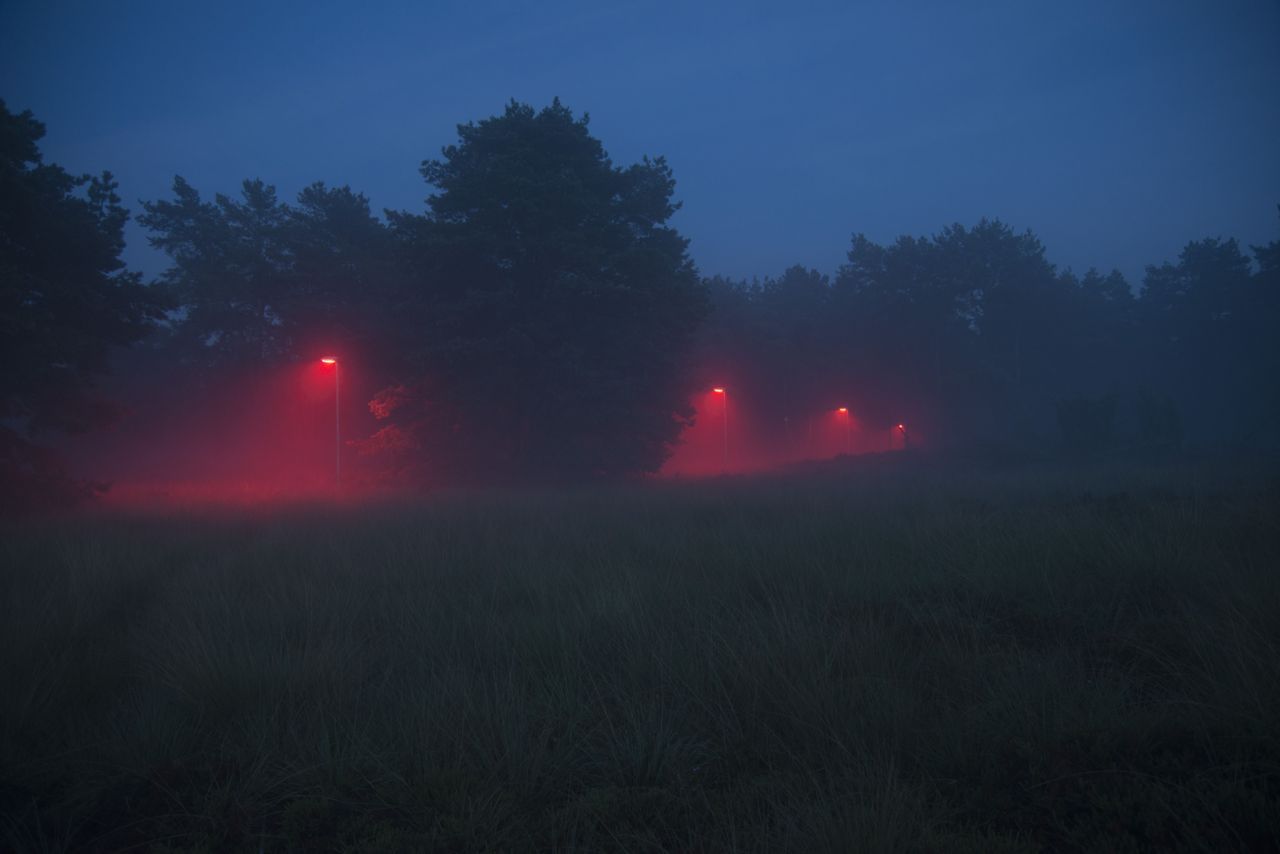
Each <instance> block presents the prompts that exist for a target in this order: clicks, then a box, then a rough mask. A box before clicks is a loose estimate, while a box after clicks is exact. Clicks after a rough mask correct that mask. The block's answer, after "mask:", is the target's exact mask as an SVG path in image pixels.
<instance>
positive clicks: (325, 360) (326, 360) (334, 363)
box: [320, 357, 338, 365]
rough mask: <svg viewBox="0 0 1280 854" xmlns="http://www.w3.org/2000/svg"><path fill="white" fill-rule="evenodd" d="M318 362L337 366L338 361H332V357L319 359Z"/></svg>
mask: <svg viewBox="0 0 1280 854" xmlns="http://www.w3.org/2000/svg"><path fill="white" fill-rule="evenodd" d="M320 361H321V362H324V363H325V364H326V365H336V364H338V360H337V359H334V358H332V357H326V358H323V359H321V360H320Z"/></svg>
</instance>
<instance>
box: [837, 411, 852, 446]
mask: <svg viewBox="0 0 1280 854" xmlns="http://www.w3.org/2000/svg"><path fill="white" fill-rule="evenodd" d="M836 412H839V413H840V414H841V415H843V416H844V452H845V453H846V454H849V455H852V454H853V419H852V418H850V417H849V407H847V406H842V407H840V408H839V409H837V410H836Z"/></svg>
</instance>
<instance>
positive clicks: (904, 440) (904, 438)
mask: <svg viewBox="0 0 1280 854" xmlns="http://www.w3.org/2000/svg"><path fill="white" fill-rule="evenodd" d="M898 431H899V432H901V433H902V450H904V451H905V450H906V449H907V425H905V424H899V425H898Z"/></svg>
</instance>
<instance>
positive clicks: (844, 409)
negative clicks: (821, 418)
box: [836, 406, 849, 414]
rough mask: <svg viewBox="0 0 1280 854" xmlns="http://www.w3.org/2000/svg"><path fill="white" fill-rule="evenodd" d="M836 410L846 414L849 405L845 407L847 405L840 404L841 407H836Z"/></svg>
mask: <svg viewBox="0 0 1280 854" xmlns="http://www.w3.org/2000/svg"><path fill="white" fill-rule="evenodd" d="M836 412H843V413H846V414H848V412H849V407H847V406H842V407H840V408H839V409H837V410H836Z"/></svg>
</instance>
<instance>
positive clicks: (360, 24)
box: [0, 3, 1280, 289]
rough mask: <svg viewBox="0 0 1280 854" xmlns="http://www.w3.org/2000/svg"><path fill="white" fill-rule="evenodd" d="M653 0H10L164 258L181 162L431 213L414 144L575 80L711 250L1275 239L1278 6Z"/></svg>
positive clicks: (1116, 245) (1137, 247) (67, 116)
mask: <svg viewBox="0 0 1280 854" xmlns="http://www.w3.org/2000/svg"><path fill="white" fill-rule="evenodd" d="M649 8H650V7H648V6H646V7H643V8H642V7H639V6H634V5H629V6H624V7H616V6H615V7H611V8H610V9H608V10H600V9H596V8H594V7H592V6H589V5H587V4H577V3H567V4H560V5H558V6H556V7H555V8H554V9H553V10H551V11H550V12H547V11H546V10H545V7H539V11H537V12H531V11H526V10H523V9H520V8H519V7H518V6H517V5H511V4H498V5H496V6H489V7H487V8H486V9H483V10H481V9H475V8H472V7H470V6H465V5H461V4H458V5H451V6H450V7H448V8H445V9H443V10H437V13H436V14H434V15H432V16H426V15H423V14H419V13H416V12H415V11H414V9H413V7H412V6H411V5H402V6H398V7H396V8H395V9H393V10H391V11H384V12H383V13H382V14H381V15H378V16H370V15H364V14H360V13H356V12H348V11H346V10H345V9H344V8H343V7H341V6H338V5H330V6H327V7H325V8H322V9H320V10H319V11H316V10H314V9H312V8H311V7H308V10H307V13H306V14H299V13H298V12H296V11H290V10H282V9H277V8H273V9H263V8H259V7H257V6H249V5H247V4H239V3H230V4H225V5H222V6H219V7H218V8H217V9H216V10H212V11H202V12H201V14H200V15H195V14H192V13H191V12H189V11H185V12H184V11H182V10H179V9H174V8H169V7H168V6H166V5H164V4H149V5H143V4H131V5H130V6H129V7H128V8H127V9H125V10H124V11H121V10H118V9H110V10H108V9H105V8H97V7H93V6H85V7H83V8H81V9H78V10H76V12H75V13H74V14H72V13H66V12H64V13H61V14H57V13H54V12H51V11H49V10H48V8H47V7H44V6H42V5H38V4H27V3H9V4H7V5H6V7H5V9H4V10H3V11H0V21H3V25H0V57H2V58H0V93H3V97H5V99H6V100H7V102H8V104H9V107H10V109H13V110H15V111H21V110H25V109H30V110H32V111H33V112H34V113H35V115H36V116H37V118H39V119H40V120H41V121H42V122H44V123H45V124H46V126H47V128H48V135H47V136H46V138H45V139H44V140H43V142H42V148H43V151H44V155H45V158H46V161H49V162H54V163H58V164H60V165H62V166H64V167H65V168H67V169H69V170H70V171H72V172H90V173H96V172H99V171H101V170H103V169H109V170H111V171H112V172H113V173H115V175H116V176H117V178H118V180H119V181H120V184H121V195H122V197H123V200H124V204H125V207H127V208H128V209H129V210H130V211H131V212H132V213H133V214H134V221H133V222H131V223H130V225H129V226H128V228H127V231H126V239H127V242H128V245H127V248H126V250H125V253H124V259H125V260H126V262H128V263H129V265H130V266H131V267H132V268H133V269H137V270H140V271H142V272H143V273H144V274H145V275H146V276H147V278H148V279H150V278H153V277H155V276H156V275H158V274H159V273H160V272H161V271H162V270H163V269H164V268H165V266H166V261H165V259H164V257H163V255H161V254H160V253H158V252H156V251H155V250H153V249H151V248H149V247H148V246H147V245H146V237H145V232H144V231H143V230H142V229H141V228H140V226H139V225H138V224H137V222H136V217H137V215H138V214H139V213H140V200H148V201H151V200H156V199H159V198H163V197H166V196H167V195H168V193H169V188H170V183H171V181H172V178H173V176H174V175H176V174H181V175H183V176H184V177H185V178H186V179H187V180H188V181H189V182H190V183H191V184H192V185H193V186H195V187H196V188H197V189H199V190H200V191H201V192H202V193H203V194H204V195H205V196H206V197H211V196H212V195H213V194H214V193H226V194H229V195H235V194H236V193H237V192H238V189H239V186H240V182H241V180H242V179H245V178H261V179H263V180H264V181H266V182H267V183H269V184H273V185H275V186H276V187H277V188H278V190H279V193H280V196H281V198H282V199H283V200H285V201H292V200H293V199H294V197H295V196H296V194H297V192H298V191H299V190H301V189H302V188H303V187H304V186H306V185H308V184H310V183H311V182H312V181H315V180H323V181H326V182H327V183H328V184H330V185H331V186H341V185H343V184H349V185H350V186H351V187H352V189H354V190H356V191H357V192H362V193H365V194H366V195H368V196H369V198H370V201H371V203H372V208H373V210H374V211H375V212H377V213H379V214H381V211H382V210H383V209H392V210H407V211H410V212H413V213H419V212H421V211H422V210H423V207H424V199H425V196H426V195H427V192H428V188H427V187H426V186H425V185H424V184H423V182H422V180H421V177H420V175H419V174H418V168H419V165H420V163H421V162H422V161H423V160H424V159H429V158H434V157H436V156H438V154H439V151H440V149H441V147H442V146H443V145H445V144H448V143H449V142H451V141H452V140H453V139H454V138H455V136H456V131H455V126H456V125H457V124H459V123H466V122H469V121H478V120H480V119H482V118H484V117H486V116H489V115H493V114H495V113H497V112H500V111H501V109H502V108H503V106H504V105H505V104H506V103H507V102H508V101H509V100H510V99H512V98H515V99H517V100H519V101H522V102H526V103H530V104H533V105H535V106H542V105H545V104H547V103H550V101H551V100H552V98H553V97H555V96H558V97H560V98H561V100H562V101H563V102H564V103H565V105H566V106H568V107H569V108H571V109H573V110H574V111H575V112H578V113H582V112H587V113H589V114H590V115H591V129H592V133H593V134H594V135H596V136H597V137H599V138H600V139H602V140H604V141H605V143H606V147H607V150H608V152H609V154H610V155H611V156H612V157H613V159H614V162H615V163H620V164H625V163H631V162H635V161H637V160H639V159H640V157H641V156H642V155H645V154H648V155H654V156H656V155H663V156H665V157H666V158H667V159H668V161H669V163H670V164H671V166H672V169H673V171H674V176H675V179H676V182H677V187H676V199H677V200H678V201H679V202H681V203H682V204H683V209H682V210H681V211H680V212H678V213H677V214H676V216H675V217H674V218H673V220H672V224H673V226H674V227H676V228H678V229H679V230H680V231H681V233H682V234H684V235H685V236H687V237H689V238H690V239H691V241H692V243H691V247H690V252H691V255H692V257H693V260H694V261H695V263H697V265H698V267H699V269H700V271H701V273H702V274H703V275H716V274H719V275H725V276H728V277H731V278H747V279H750V278H752V277H757V276H758V277H764V276H777V275H779V274H781V273H782V271H783V270H784V269H785V268H787V267H789V266H791V265H793V264H802V265H804V266H808V267H813V268H816V269H819V270H821V271H822V272H825V273H828V274H831V273H834V272H835V270H836V268H837V267H838V266H839V265H840V264H842V263H843V262H844V260H845V253H846V252H847V251H848V249H849V238H850V235H851V234H852V233H855V232H864V233H866V234H867V235H868V236H869V237H871V238H872V239H873V240H875V241H877V242H880V243H887V242H891V241H892V240H893V239H895V238H896V237H898V236H899V235H902V234H909V235H913V236H920V235H931V234H934V233H936V232H938V231H939V230H940V229H942V228H943V227H945V226H948V225H950V224H952V223H956V222H959V223H965V224H971V223H974V222H976V221H978V220H979V219H981V218H983V217H988V218H994V219H1000V220H1002V221H1003V222H1005V223H1007V224H1009V225H1011V226H1012V227H1013V228H1014V229H1015V230H1017V231H1023V230H1026V229H1030V230H1032V231H1033V232H1034V233H1035V234H1036V235H1037V236H1038V237H1039V238H1040V239H1041V240H1042V241H1043V242H1044V243H1045V245H1046V248H1047V250H1048V253H1047V254H1048V260H1049V261H1050V262H1051V263H1053V264H1055V265H1056V266H1057V267H1058V268H1059V269H1064V268H1068V267H1070V268H1073V269H1074V270H1075V271H1076V272H1077V273H1083V272H1084V271H1085V270H1086V269H1088V268H1089V267H1097V268H1099V269H1100V270H1102V271H1104V272H1106V271H1108V270H1110V269H1112V268H1116V269H1119V270H1120V271H1121V272H1122V273H1123V274H1124V275H1125V277H1126V279H1127V280H1128V282H1129V284H1130V286H1131V287H1132V288H1134V289H1137V288H1139V287H1140V286H1141V283H1142V275H1143V270H1144V268H1145V266H1146V265H1149V264H1155V265H1159V264H1161V263H1163V262H1165V261H1172V260H1174V259H1175V258H1176V256H1177V254H1178V252H1179V251H1180V250H1181V248H1182V247H1183V246H1184V245H1185V244H1186V243H1187V242H1189V241H1192V240H1199V239H1201V238H1205V237H1236V238H1238V239H1239V240H1240V241H1241V244H1242V248H1246V249H1247V247H1248V246H1249V245H1251V244H1265V243H1267V242H1269V241H1270V240H1271V239H1272V238H1273V236H1274V233H1275V227H1276V222H1277V217H1276V213H1277V211H1276V204H1277V202H1280V158H1276V157H1275V156H1274V153H1273V151H1272V143H1273V141H1274V140H1275V139H1277V138H1280V107H1278V106H1277V103H1278V102H1277V100H1276V99H1275V97H1274V95H1275V92H1277V91H1280V54H1277V52H1276V51H1275V50H1274V49H1273V47H1274V44H1275V43H1276V39H1277V36H1280V7H1277V6H1276V5H1275V4H1271V3H1235V4H1231V6H1230V7H1229V8H1228V9H1226V10H1223V9H1218V8H1215V9H1209V8H1196V7H1193V6H1190V5H1181V6H1176V7H1173V6H1170V4H1158V3H1151V4H1145V5H1144V6H1142V7H1141V8H1137V7H1126V8H1125V9H1123V10H1117V9H1114V8H1112V6H1111V5H1110V4H1105V3H1089V4H1085V5H1083V6H1082V5H1080V4H1076V5H1073V6H1071V7H1070V8H1069V9H1063V10H1056V11H1053V10H1050V11H1046V10H1043V9H1038V10H1032V9H1028V8H1024V5H1023V4H1016V3H1002V4H999V5H998V6H993V7H987V8H986V9H984V10H982V11H980V12H975V11H973V10H967V9H963V10H962V9H958V8H951V7H948V6H946V5H943V4H936V5H931V6H929V7H927V8H923V9H917V10H911V11H908V10H904V9H902V8H900V7H897V6H892V5H890V4H881V3H871V4H860V5H859V6H857V7H856V8H853V9H845V8H844V7H843V6H841V5H839V4H820V5H819V6H815V7H810V8H809V9H808V10H806V11H802V12H799V13H781V12H771V11H766V10H762V9H759V8H756V9H748V10H745V11H743V10H741V9H740V7H738V6H736V5H733V6H731V5H720V6H716V7H700V8H699V10H697V11H690V10H687V9H679V8H675V7H671V8H667V9H664V10H662V11H661V12H660V13H659V14H650V13H649V12H648V11H647V10H648V9H649Z"/></svg>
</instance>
